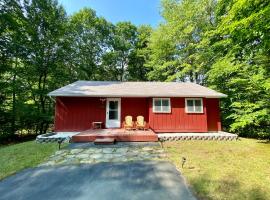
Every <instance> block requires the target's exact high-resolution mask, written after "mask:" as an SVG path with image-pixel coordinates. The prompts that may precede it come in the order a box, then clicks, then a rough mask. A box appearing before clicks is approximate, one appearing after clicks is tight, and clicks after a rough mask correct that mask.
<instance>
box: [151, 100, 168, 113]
mask: <svg viewBox="0 0 270 200" xmlns="http://www.w3.org/2000/svg"><path fill="white" fill-rule="evenodd" d="M155 100H168V102H169V111H156V110H155ZM152 104H153V113H171V111H172V106H171V99H170V98H153V102H152ZM161 107H162V105H161Z"/></svg>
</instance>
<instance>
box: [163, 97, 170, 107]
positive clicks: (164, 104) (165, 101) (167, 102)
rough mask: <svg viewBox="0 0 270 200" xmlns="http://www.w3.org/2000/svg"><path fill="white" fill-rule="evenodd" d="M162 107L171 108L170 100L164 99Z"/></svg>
mask: <svg viewBox="0 0 270 200" xmlns="http://www.w3.org/2000/svg"><path fill="white" fill-rule="evenodd" d="M162 106H166V107H169V100H167V99H163V100H162Z"/></svg>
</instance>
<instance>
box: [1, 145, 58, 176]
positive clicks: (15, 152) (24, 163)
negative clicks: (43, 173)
mask: <svg viewBox="0 0 270 200" xmlns="http://www.w3.org/2000/svg"><path fill="white" fill-rule="evenodd" d="M56 150H58V145H57V144H56V143H53V144H38V143H36V142H35V141H29V142H23V143H19V144H12V145H5V146H0V180H1V179H3V178H5V177H7V176H10V175H12V174H14V173H16V172H18V171H20V170H23V169H26V168H29V167H35V166H37V165H38V164H40V163H42V162H43V161H45V160H46V159H47V158H48V157H49V156H50V155H52V154H53V153H54V152H55V151H56Z"/></svg>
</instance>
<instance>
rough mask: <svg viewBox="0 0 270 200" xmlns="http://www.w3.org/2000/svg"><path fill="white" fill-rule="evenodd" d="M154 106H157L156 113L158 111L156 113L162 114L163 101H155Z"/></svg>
mask: <svg viewBox="0 0 270 200" xmlns="http://www.w3.org/2000/svg"><path fill="white" fill-rule="evenodd" d="M154 104H155V105H154V106H155V109H154V111H156V112H160V111H161V100H160V99H156V100H155V101H154Z"/></svg>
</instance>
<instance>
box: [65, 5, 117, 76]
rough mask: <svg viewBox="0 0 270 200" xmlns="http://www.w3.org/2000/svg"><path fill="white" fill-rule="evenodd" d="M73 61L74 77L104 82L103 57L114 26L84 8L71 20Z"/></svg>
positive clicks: (71, 61)
mask: <svg viewBox="0 0 270 200" xmlns="http://www.w3.org/2000/svg"><path fill="white" fill-rule="evenodd" d="M69 30H70V33H69V34H70V39H71V44H70V45H71V57H70V58H71V59H70V60H69V63H68V65H70V67H71V69H72V71H73V75H74V76H73V77H74V78H75V80H76V79H83V80H102V77H103V76H104V73H103V72H104V70H103V66H102V56H103V55H104V53H105V52H106V51H107V50H108V44H107V43H108V40H109V36H110V34H111V31H112V24H110V23H108V22H107V21H106V20H105V19H104V18H99V17H97V16H96V13H95V11H94V10H91V9H88V8H84V9H82V10H80V11H79V12H77V13H75V14H74V15H72V16H71V19H70V26H69Z"/></svg>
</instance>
